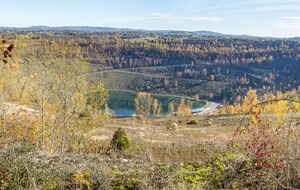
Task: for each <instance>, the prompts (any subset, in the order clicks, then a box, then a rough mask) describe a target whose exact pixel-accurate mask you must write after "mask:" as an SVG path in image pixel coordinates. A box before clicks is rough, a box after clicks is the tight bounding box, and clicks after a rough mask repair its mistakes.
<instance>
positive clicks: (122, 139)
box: [111, 128, 130, 150]
mask: <svg viewBox="0 0 300 190" xmlns="http://www.w3.org/2000/svg"><path fill="white" fill-rule="evenodd" d="M111 147H112V148H113V149H115V150H126V149H129V148H130V142H129V139H128V137H127V135H126V132H125V130H124V129H122V128H119V129H118V130H117V131H116V132H115V134H114V136H113V139H112V140H111Z"/></svg>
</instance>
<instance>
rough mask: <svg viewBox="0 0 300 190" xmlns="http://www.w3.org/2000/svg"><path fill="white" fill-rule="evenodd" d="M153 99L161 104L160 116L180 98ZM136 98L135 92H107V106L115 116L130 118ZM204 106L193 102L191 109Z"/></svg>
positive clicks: (166, 96) (161, 96)
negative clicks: (171, 102) (171, 103)
mask: <svg viewBox="0 0 300 190" xmlns="http://www.w3.org/2000/svg"><path fill="white" fill-rule="evenodd" d="M152 97H153V98H156V99H158V101H159V102H161V104H162V108H163V109H162V115H166V114H167V113H168V104H169V102H170V101H172V100H174V102H175V104H178V103H179V101H180V97H178V96H168V95H152ZM135 98H136V93H135V92H128V91H119V90H109V101H108V106H109V108H110V110H111V112H112V113H113V115H115V116H132V115H133V114H136V111H135V105H134V99H135ZM204 105H205V103H204V102H193V108H194V109H195V108H201V107H203V106H204Z"/></svg>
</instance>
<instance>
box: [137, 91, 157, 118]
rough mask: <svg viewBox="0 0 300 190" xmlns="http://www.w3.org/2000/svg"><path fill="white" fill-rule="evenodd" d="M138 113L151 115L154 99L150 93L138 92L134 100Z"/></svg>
mask: <svg viewBox="0 0 300 190" xmlns="http://www.w3.org/2000/svg"><path fill="white" fill-rule="evenodd" d="M134 102H135V108H136V111H137V112H138V113H139V114H140V115H141V116H144V115H148V116H149V115H150V112H151V107H152V103H153V98H152V97H151V94H150V93H146V92H138V93H137V96H136V98H135V99H134Z"/></svg>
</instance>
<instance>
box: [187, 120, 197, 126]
mask: <svg viewBox="0 0 300 190" xmlns="http://www.w3.org/2000/svg"><path fill="white" fill-rule="evenodd" d="M187 124H188V125H197V124H198V123H197V121H196V120H192V121H190V122H188V123H187Z"/></svg>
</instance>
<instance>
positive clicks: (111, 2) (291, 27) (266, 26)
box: [0, 0, 300, 37]
mask: <svg viewBox="0 0 300 190" xmlns="http://www.w3.org/2000/svg"><path fill="white" fill-rule="evenodd" d="M36 25H47V26H102V27H116V28H133V29H148V30H186V31H202V30H207V31H214V32H220V33H224V34H239V35H242V34H247V35H254V36H273V37H295V36H298V37H300V0H9V1H3V2H1V13H0V26H11V27H28V26H36Z"/></svg>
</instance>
